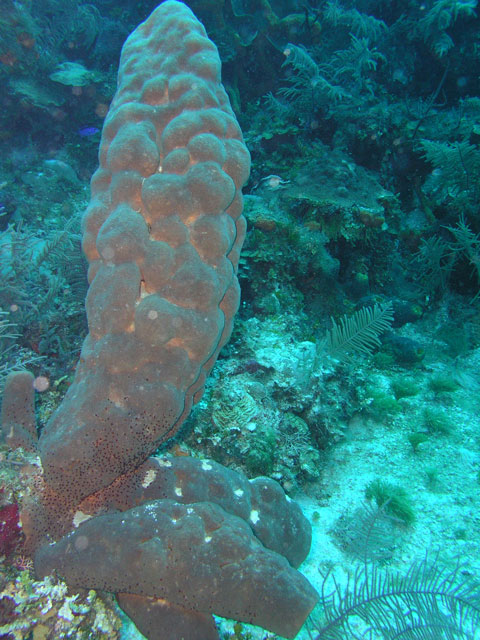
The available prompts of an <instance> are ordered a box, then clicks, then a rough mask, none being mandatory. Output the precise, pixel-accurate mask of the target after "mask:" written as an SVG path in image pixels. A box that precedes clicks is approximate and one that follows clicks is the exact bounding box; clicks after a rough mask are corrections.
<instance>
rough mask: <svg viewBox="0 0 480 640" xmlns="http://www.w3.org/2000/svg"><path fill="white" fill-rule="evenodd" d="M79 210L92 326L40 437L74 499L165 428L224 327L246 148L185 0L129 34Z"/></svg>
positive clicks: (238, 239) (231, 293) (240, 234)
mask: <svg viewBox="0 0 480 640" xmlns="http://www.w3.org/2000/svg"><path fill="white" fill-rule="evenodd" d="M99 161H100V166H99V169H98V170H97V171H96V173H95V174H94V176H93V178H92V183H91V191H92V195H91V201H90V204H89V207H88V209H87V211H86V213H85V216H84V220H83V231H84V236H83V247H84V251H85V254H86V256H87V258H88V260H89V263H90V267H89V279H90V281H91V285H90V289H89V292H88V296H87V302H86V306H87V314H88V325H89V335H88V337H87V339H86V340H85V343H84V345H83V349H82V354H81V361H80V363H79V366H78V369H77V372H76V376H75V381H74V383H73V384H72V386H71V388H70V389H69V391H68V394H67V396H66V397H65V400H64V402H63V403H62V405H61V407H60V408H59V409H58V410H57V412H56V413H55V414H54V416H53V417H52V419H51V420H50V422H49V424H48V425H47V426H46V428H45V431H44V433H43V434H42V437H41V439H40V452H41V457H42V462H43V466H44V471H45V478H46V480H47V482H48V484H49V486H50V487H52V488H53V489H55V490H56V491H59V492H60V493H62V494H68V496H69V497H70V498H71V499H72V501H75V500H78V499H80V498H82V497H84V496H86V495H88V494H90V493H92V492H93V491H96V490H98V489H100V488H101V487H104V486H106V485H108V484H109V483H111V482H112V481H113V480H114V479H115V478H116V477H117V476H119V475H120V474H122V473H124V472H125V471H126V470H127V469H129V468H131V467H132V466H134V465H136V464H138V463H140V462H141V461H142V460H143V459H144V458H145V457H146V456H147V455H148V454H149V453H150V452H151V451H152V450H153V449H155V447H156V446H157V445H158V444H159V443H160V442H161V441H163V440H165V439H166V438H168V437H170V436H171V435H172V434H173V433H174V432H175V431H176V430H177V429H178V427H179V425H180V424H181V422H182V420H183V418H184V417H185V416H186V415H187V414H188V412H189V410H190V407H191V405H192V402H194V401H195V399H197V398H198V397H199V396H200V395H201V393H202V390H203V384H204V380H205V377H206V374H207V373H208V371H209V370H210V368H211V367H212V366H213V364H214V362H215V360H216V357H217V355H218V352H219V350H220V349H221V347H222V345H223V344H224V343H225V342H226V340H227V339H228V337H229V335H230V332H231V323H232V317H233V315H234V314H235V312H236V310H237V307H238V302H239V287H238V282H237V278H236V275H235V273H236V269H237V264H238V256H239V252H240V248H241V245H242V243H243V239H244V234H245V221H244V218H243V216H242V195H241V191H240V189H241V187H242V185H243V184H244V183H245V181H246V179H247V177H248V173H249V164H250V159H249V154H248V151H247V149H246V147H245V145H244V143H243V140H242V134H241V131H240V129H239V126H238V124H237V122H236V120H235V117H234V115H233V113H232V110H231V108H230V105H229V101H228V98H227V95H226V93H225V91H224V89H223V87H222V85H221V84H220V60H219V57H218V53H217V51H216V48H215V46H214V44H213V43H212V42H211V41H210V40H209V39H208V38H207V36H206V33H205V30H204V28H203V26H202V25H201V24H200V23H199V22H198V21H197V20H196V18H195V17H194V15H193V14H192V12H191V11H190V10H189V9H188V7H186V6H185V5H183V4H181V3H179V2H174V1H167V2H165V3H163V4H162V5H160V6H159V7H157V9H156V10H155V11H154V12H153V13H152V14H151V15H150V17H149V18H148V19H147V20H146V21H145V22H144V23H143V24H141V25H140V26H139V27H138V28H137V29H136V30H135V31H134V32H133V33H132V35H131V36H130V37H129V38H128V40H127V42H126V43H125V46H124V48H123V51H122V56H121V61H120V70H119V76H118V90H117V92H116V94H115V97H114V99H113V102H112V104H111V107H110V111H109V113H108V116H107V118H106V121H105V125H104V129H103V132H102V141H101V146H100V154H99Z"/></svg>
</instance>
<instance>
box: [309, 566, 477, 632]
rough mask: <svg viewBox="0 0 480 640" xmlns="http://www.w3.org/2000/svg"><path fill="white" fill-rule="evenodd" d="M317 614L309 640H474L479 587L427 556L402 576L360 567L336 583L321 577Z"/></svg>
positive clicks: (459, 571)
mask: <svg viewBox="0 0 480 640" xmlns="http://www.w3.org/2000/svg"><path fill="white" fill-rule="evenodd" d="M321 595H322V599H321V605H320V607H321V610H320V611H319V612H318V613H317V614H315V613H314V614H313V615H312V618H311V621H310V622H311V626H310V629H309V635H310V638H312V640H347V639H348V640H360V639H361V640H374V638H375V639H378V638H383V639H384V640H400V639H401V640H477V639H478V637H479V636H478V630H479V629H480V584H479V583H478V582H476V581H475V580H473V579H471V578H470V577H468V576H467V577H465V576H464V572H463V568H462V566H461V565H460V564H457V566H456V567H455V568H454V569H453V570H450V569H447V568H444V567H440V566H438V564H437V563H436V562H435V561H429V559H428V558H425V559H424V560H422V561H420V562H414V563H413V564H412V565H411V566H410V568H409V569H408V571H407V573H406V574H405V575H403V574H401V573H399V572H393V571H388V570H385V569H382V568H379V567H378V566H369V565H368V564H365V565H364V566H361V567H359V568H358V569H357V570H356V571H355V573H354V574H353V576H349V578H348V580H347V583H346V584H345V585H344V586H342V585H340V584H339V583H338V582H337V580H336V579H335V576H334V575H333V574H332V572H328V573H327V574H326V575H324V576H323V584H322V593H321Z"/></svg>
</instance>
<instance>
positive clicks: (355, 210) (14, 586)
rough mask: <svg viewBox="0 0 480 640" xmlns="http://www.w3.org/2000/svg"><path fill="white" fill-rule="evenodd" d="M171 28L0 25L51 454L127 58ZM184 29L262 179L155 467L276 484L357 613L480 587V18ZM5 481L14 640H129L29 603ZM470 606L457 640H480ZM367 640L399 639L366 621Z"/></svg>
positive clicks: (208, 18) (6, 607)
mask: <svg viewBox="0 0 480 640" xmlns="http://www.w3.org/2000/svg"><path fill="white" fill-rule="evenodd" d="M156 4H157V3H156V2H150V1H149V2H146V1H144V2H130V1H126V0H123V1H117V2H115V3H114V2H110V0H103V1H100V0H98V1H97V2H95V1H94V2H91V3H88V4H86V3H85V4H83V3H81V2H78V1H77V0H67V1H65V0H64V1H63V2H58V0H36V1H35V2H30V1H28V0H17V1H16V2H13V1H11V0H5V1H4V2H2V4H1V6H0V81H1V83H2V86H3V87H4V90H3V91H2V93H1V96H0V150H1V155H2V164H1V166H0V273H1V286H0V309H1V310H0V355H1V359H0V384H2V381H4V379H5V377H6V375H7V374H8V373H9V372H11V371H14V370H22V369H24V368H27V369H29V370H31V371H33V373H34V375H35V388H36V391H37V397H36V413H37V423H38V424H39V425H40V429H42V427H43V426H44V425H45V424H46V422H47V420H48V418H49V417H50V415H51V414H52V412H53V410H54V409H55V408H56V407H57V406H58V405H59V403H60V401H61V399H62V397H63V395H64V394H65V392H66V390H67V389H68V387H69V385H70V384H71V381H72V377H73V368H74V367H75V364H76V362H77V360H78V355H79V351H80V347H81V344H82V341H83V339H84V337H85V335H86V332H87V328H86V320H85V312H84V298H85V294H86V290H87V278H86V271H87V267H86V261H85V259H84V258H83V255H82V252H81V246H80V217H81V214H82V212H83V210H84V209H85V207H86V205H87V202H88V195H89V194H88V182H89V179H90V177H91V174H92V173H93V172H94V170H95V169H96V166H97V148H98V144H99V140H100V131H101V129H102V126H103V119H104V117H105V115H106V113H107V110H108V105H109V103H110V101H111V99H112V97H113V94H114V91H115V77H116V70H117V66H118V57H119V53H120V48H121V46H122V44H123V42H124V40H125V38H126V36H127V35H128V33H130V31H132V29H133V28H134V27H135V26H136V25H137V24H138V22H140V21H141V20H143V19H145V18H146V17H147V15H148V14H149V13H150V12H151V11H152V10H153V9H154V7H155V6H156ZM186 4H187V5H188V6H189V7H190V8H191V9H192V10H193V11H194V12H195V14H196V15H197V16H198V17H199V18H200V19H201V20H202V22H203V23H204V25H205V28H206V30H207V32H208V35H209V37H210V38H211V39H212V40H213V41H214V42H215V44H216V45H217V47H218V48H219V51H220V55H221V58H222V65H223V66H222V77H223V82H224V84H225V87H226V90H227V93H228V95H229V98H230V101H231V104H232V107H233V109H234V111H235V113H236V116H237V118H238V120H239V122H240V124H241V127H242V130H243V133H244V136H245V140H246V143H247V146H248V147H249V150H250V153H251V155H252V174H251V178H250V181H249V182H248V184H247V186H246V188H245V189H244V193H245V216H246V218H247V223H248V226H247V233H246V241H245V245H244V250H243V252H242V256H241V259H240V270H239V278H240V283H241V289H242V303H241V307H240V311H239V313H238V315H237V318H236V321H235V325H234V332H233V336H232V339H231V340H230V342H229V343H228V344H227V345H226V347H225V348H224V349H223V350H222V352H221V355H220V359H219V361H218V363H217V365H216V367H215V368H214V370H213V372H212V374H211V375H210V378H209V379H208V381H207V386H206V393H205V395H204V397H203V399H202V401H201V402H200V403H199V405H197V407H196V408H195V409H194V411H193V412H192V414H191V416H190V417H189V418H188V420H187V422H186V424H185V425H184V427H183V428H182V432H181V434H179V437H178V438H177V439H176V440H173V441H170V442H168V443H167V444H166V445H165V446H164V447H163V448H162V450H161V451H160V452H159V454H161V455H166V454H168V455H175V456H182V455H185V454H187V453H188V454H189V455H194V456H197V457H200V458H204V457H209V458H212V459H214V460H216V461H217V462H219V463H221V464H223V465H226V466H227V467H230V468H232V469H234V470H241V471H243V472H245V473H246V474H247V475H248V476H249V477H250V478H253V477H255V476H258V475H265V476H268V477H271V478H273V479H275V480H277V481H278V482H280V484H281V485H282V486H283V488H284V489H285V491H287V492H288V493H289V494H290V495H292V497H294V498H295V499H296V500H298V501H299V502H300V503H301V505H302V507H303V509H304V511H305V512H306V514H307V515H308V517H309V519H310V521H311V522H312V524H313V528H314V544H313V548H312V553H311V557H310V559H309V562H308V565H307V566H306V568H305V571H306V573H307V575H308V577H309V578H310V579H311V580H312V582H314V583H315V584H317V585H318V584H321V578H320V577H319V576H320V574H319V573H318V569H320V571H321V574H322V575H326V574H327V573H328V572H329V571H330V572H331V575H334V576H335V579H336V580H337V583H338V584H339V585H340V588H343V587H344V586H345V587H346V585H347V575H348V573H349V572H350V573H352V574H354V573H355V571H356V570H360V569H362V570H363V568H364V567H367V566H368V567H369V568H370V569H369V571H370V574H369V575H372V571H373V567H375V568H378V570H379V571H380V572H381V575H386V574H387V572H399V575H406V574H407V572H408V570H409V569H411V567H412V566H413V563H415V562H420V561H422V559H423V558H424V557H425V553H426V552H427V551H428V552H429V553H430V557H431V559H432V561H433V558H435V563H434V567H435V568H436V570H438V571H440V570H444V569H445V570H446V571H454V570H455V567H456V563H457V561H459V562H460V563H461V565H462V572H461V573H457V574H455V580H457V582H458V581H459V582H460V583H462V581H463V583H462V584H465V581H466V580H472V581H475V580H479V579H480V574H479V571H480V563H479V561H478V558H479V557H480V553H479V551H480V537H479V534H478V530H479V523H480V515H479V514H480V510H479V500H480V498H479V483H480V439H479V433H478V418H477V415H478V411H479V393H478V392H479V389H480V379H479V376H478V371H479V361H480V315H479V304H480V302H479V298H480V296H479V295H478V294H479V293H480V215H479V170H480V146H479V145H480V80H479V76H478V74H477V73H476V72H475V68H476V67H478V60H479V56H480V52H479V50H478V37H479V35H480V22H479V17H478V8H477V2H476V0H456V1H455V0H429V1H427V2H423V3H418V2H412V1H410V0H396V1H392V2H388V3H385V2H382V1H381V0H356V1H353V0H329V1H324V0H312V1H311V2H309V3H303V2H297V1H296V0H282V1H280V0H277V1H275V0H270V1H268V0H261V1H259V2H253V1H251V2H250V1H248V0H227V1H226V2H224V1H221V2H220V1H215V0H213V1H207V0H192V1H190V2H187V3H186ZM0 465H1V466H0V555H1V556H2V565H1V581H2V583H1V585H0V588H1V589H2V595H1V600H0V619H1V621H2V624H16V623H18V624H17V627H18V628H17V629H16V630H15V631H14V632H13V631H12V632H9V634H10V637H14V638H28V637H30V634H32V633H33V634H34V636H33V637H36V638H40V637H44V638H53V637H55V638H57V637H64V636H63V635H62V634H67V633H71V632H72V629H74V633H75V634H77V635H74V636H73V637H78V638H83V637H85V638H86V637H95V638H102V637H115V634H120V633H122V631H120V628H121V622H120V618H119V617H118V615H119V614H118V611H117V612H115V610H114V607H113V605H112V602H111V600H110V599H109V598H108V597H105V596H104V595H103V594H101V593H94V592H92V593H89V594H83V595H78V596H76V595H73V594H70V593H67V591H66V588H65V586H64V585H62V583H58V582H56V581H55V580H54V579H53V578H52V579H51V580H50V581H48V580H46V581H43V582H41V583H40V582H39V581H35V580H34V578H33V575H32V574H31V571H30V569H31V567H30V566H29V565H28V559H27V558H25V557H24V555H23V554H22V548H21V542H22V540H21V537H22V536H21V529H20V528H19V526H18V509H17V507H16V505H18V503H19V502H20V503H21V501H22V499H23V498H24V496H25V495H27V494H28V491H29V487H30V486H31V483H32V482H33V478H34V476H35V474H34V467H35V457H34V456H33V455H32V454H28V453H24V454H22V453H21V452H18V451H17V452H11V451H10V450H9V449H8V448H7V447H5V446H4V447H3V448H2V450H1V461H0ZM437 551H438V556H435V553H436V552H437ZM432 554H433V555H432ZM432 571H433V569H432ZM382 572H383V573H382ZM395 575H397V574H395ZM430 575H433V574H430ZM379 579H380V578H379ZM361 580H362V576H361V575H360V576H358V578H357V579H356V581H355V582H354V593H355V595H356V596H357V597H360V595H361V585H362V582H361ZM425 580H426V578H425ZM469 584H470V583H469ZM472 584H473V583H472ZM351 587H352V584H351V583H350V588H351ZM472 589H473V587H472ZM330 591H331V589H330ZM342 593H343V592H342ZM472 593H473V594H478V590H475V589H473V591H472ZM475 597H476V598H477V599H476V600H474V597H473V596H472V600H471V602H470V601H469V602H470V605H471V606H470V607H469V608H467V614H468V616H467V617H469V620H470V627H468V629H469V630H468V631H465V634H467V635H465V636H458V637H472V638H477V637H478V626H476V623H475V621H477V622H478V617H475V616H478V595H477V596H475ZM475 603H476V604H475ZM323 604H325V603H323ZM474 605H475V606H477V609H475V606H474ZM339 606H340V607H341V604H340V605H339ZM359 607H360V605H359ZM419 609H420V611H421V607H420V608H419ZM358 610H360V609H358ZM475 612H477V613H475ZM337 613H338V611H337ZM340 613H341V612H340ZM357 613H358V611H357ZM437 613H438V615H437V618H436V619H435V621H434V622H436V623H437V624H439V620H440V623H445V620H444V618H443V617H442V612H441V611H438V612H437ZM335 615H336V614H335V609H334V608H333V609H328V607H326V606H325V607H323V608H321V610H320V611H319V612H318V613H317V614H316V615H315V616H314V617H313V618H312V620H311V621H310V623H309V624H310V634H311V636H310V637H315V638H316V637H319V638H329V637H339V636H329V635H328V633H329V631H328V629H327V630H325V627H326V626H328V621H329V620H331V619H332V616H333V618H334V617H335ZM329 616H330V618H329ZM338 617H339V618H341V615H340V614H339V615H338ZM92 621H93V622H92ZM74 622H75V625H74ZM414 622H415V621H413V620H410V621H409V624H411V626H412V627H414V628H415V624H414ZM429 622H430V624H431V625H432V628H433V624H434V622H432V621H431V620H429ZM390 623H391V625H392V628H393V629H396V630H397V631H398V629H399V625H400V624H401V622H400V621H399V620H394V621H393V622H392V621H390ZM338 624H340V622H339V623H338ZM350 624H352V625H353V628H354V629H355V632H356V633H358V635H360V634H361V633H363V632H365V631H366V629H368V628H369V627H371V628H372V629H373V631H372V635H371V637H379V638H382V637H391V636H389V635H388V624H386V621H385V620H381V621H378V620H377V621H376V620H375V619H374V618H373V613H372V610H371V609H370V610H369V609H368V607H366V612H365V613H364V614H363V615H358V617H357V618H356V619H355V620H353V621H352V620H350ZM445 624H446V623H445ZM125 625H126V622H125V621H124V622H123V633H124V634H127V636H125V637H128V633H130V634H131V633H133V632H132V631H128V632H127V631H125V629H126V627H125ZM464 626H465V625H464ZM336 628H337V629H338V628H340V627H336ZM35 629H36V631H35ZM221 629H222V633H223V634H224V637H225V638H248V637H255V638H257V637H258V638H262V637H266V636H265V634H264V633H263V634H262V633H261V632H259V631H256V630H254V629H249V628H247V626H246V625H243V626H241V625H237V626H236V627H234V625H233V624H232V623H227V622H223V623H222V627H221ZM322 629H324V630H323V631H322ZM301 633H302V634H303V635H302V636H301V637H308V635H307V631H306V630H304V631H302V632H301ZM342 633H343V632H342ZM346 633H347V632H345V634H346ZM41 634H43V635H41ZM82 634H84V635H82ZM88 634H93V635H88ZM102 634H105V635H104V636H103V635H102ZM375 634H377V635H375ZM382 634H383V635H382ZM392 634H393V631H392ZM6 637H9V636H8V635H7V636H6ZM65 637H67V635H65ZM69 637H72V636H71V635H70V636H69ZM130 637H133V636H130ZM269 637H273V636H269ZM340 637H352V636H348V635H344V636H340ZM412 637H422V636H412ZM432 637H438V636H432Z"/></svg>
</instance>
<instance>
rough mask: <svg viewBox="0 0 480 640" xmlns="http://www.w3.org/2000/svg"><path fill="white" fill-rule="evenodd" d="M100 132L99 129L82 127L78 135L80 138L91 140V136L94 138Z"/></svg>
mask: <svg viewBox="0 0 480 640" xmlns="http://www.w3.org/2000/svg"><path fill="white" fill-rule="evenodd" d="M99 131H100V129H99V128H98V127H88V126H87V127H81V128H80V129H79V130H78V131H77V133H78V135H79V136H82V138H89V137H90V136H94V135H95V134H96V133H98V132H99Z"/></svg>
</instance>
